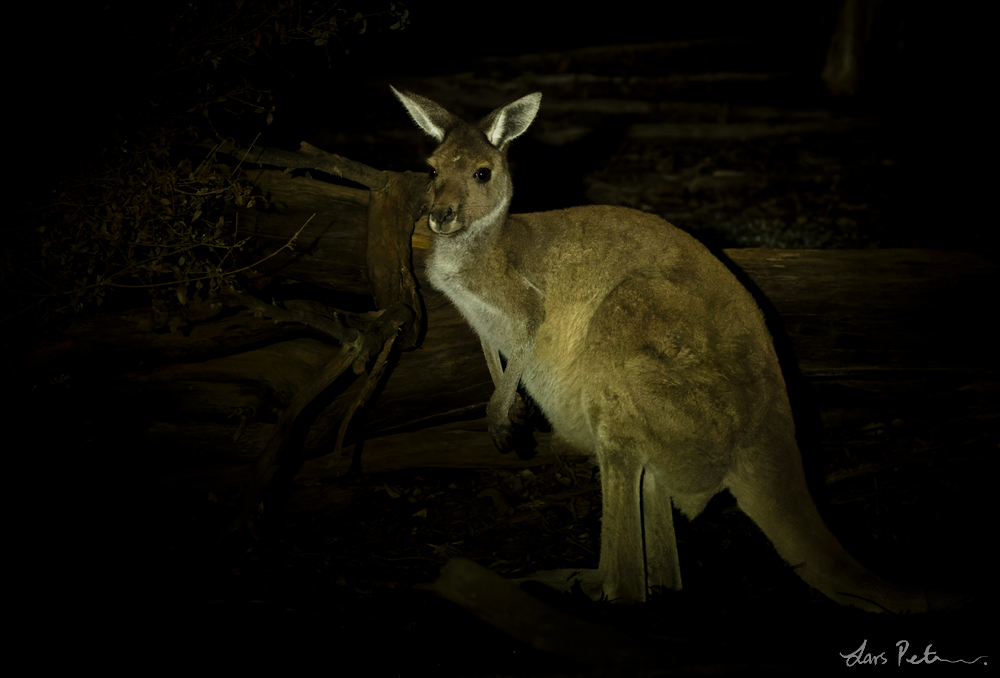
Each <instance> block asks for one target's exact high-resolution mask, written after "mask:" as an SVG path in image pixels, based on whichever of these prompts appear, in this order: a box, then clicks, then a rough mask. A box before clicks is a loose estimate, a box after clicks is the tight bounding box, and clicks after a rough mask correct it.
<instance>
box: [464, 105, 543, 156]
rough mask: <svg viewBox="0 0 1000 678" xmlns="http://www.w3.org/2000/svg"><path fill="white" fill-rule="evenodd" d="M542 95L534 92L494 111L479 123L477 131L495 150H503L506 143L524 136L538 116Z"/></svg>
mask: <svg viewBox="0 0 1000 678" xmlns="http://www.w3.org/2000/svg"><path fill="white" fill-rule="evenodd" d="M541 104H542V93H541V92H534V93H532V94H529V95H527V96H523V97H521V98H520V99H518V100H517V101H512V102H510V103H509V104H507V105H506V106H501V107H500V108H498V109H496V110H495V111H493V112H492V113H490V114H489V115H487V116H486V117H485V118H483V119H482V121H481V122H480V123H479V129H481V130H482V131H483V134H485V135H486V138H487V139H489V140H490V143H491V144H493V145H494V146H495V147H496V148H498V149H501V150H503V147H504V146H506V145H507V144H508V143H510V142H511V141H513V140H514V139H516V138H517V137H519V136H521V135H522V134H524V132H525V131H526V130H527V129H528V126H529V125H531V123H532V121H534V119H535V116H536V115H537V114H538V107H539V106H540V105H541Z"/></svg>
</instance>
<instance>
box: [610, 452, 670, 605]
mask: <svg viewBox="0 0 1000 678" xmlns="http://www.w3.org/2000/svg"><path fill="white" fill-rule="evenodd" d="M597 461H598V464H599V465H600V469H601V495H602V503H603V505H604V509H603V512H604V517H603V519H602V521H601V559H600V566H599V571H600V580H601V585H602V587H603V590H604V594H605V595H607V597H608V598H610V599H611V600H618V601H620V602H626V603H630V602H637V601H643V600H645V599H646V571H645V565H644V556H643V548H642V514H641V505H640V490H639V488H640V486H641V483H642V462H641V459H640V457H639V455H638V454H636V453H635V451H634V450H626V449H622V448H618V447H617V446H609V445H606V444H599V445H598V449H597ZM669 510H670V508H669V502H668V505H667V511H669ZM655 522H656V524H657V529H658V531H659V532H663V531H664V529H663V521H662V514H659V513H658V514H657V520H656V521H655ZM670 537H671V539H672V538H673V523H672V522H671V523H670Z"/></svg>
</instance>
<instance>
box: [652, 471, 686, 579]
mask: <svg viewBox="0 0 1000 678" xmlns="http://www.w3.org/2000/svg"><path fill="white" fill-rule="evenodd" d="M642 531H643V539H644V545H645V561H646V587H647V590H648V588H651V587H653V586H662V587H664V588H668V589H672V590H675V591H676V590H679V589H680V588H681V566H680V561H679V560H678V557H677V538H676V537H675V535H674V514H673V509H672V508H671V498H670V494H669V492H668V491H667V488H666V483H664V482H663V479H662V478H659V477H658V476H657V473H656V471H655V470H654V469H653V468H651V467H649V466H647V467H646V469H645V470H644V472H643V474H642Z"/></svg>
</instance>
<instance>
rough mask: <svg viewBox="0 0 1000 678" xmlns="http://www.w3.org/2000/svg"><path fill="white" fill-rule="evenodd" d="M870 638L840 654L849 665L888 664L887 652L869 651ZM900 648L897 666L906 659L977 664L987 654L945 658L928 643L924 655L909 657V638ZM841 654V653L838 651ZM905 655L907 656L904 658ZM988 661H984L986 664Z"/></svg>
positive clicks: (922, 661) (921, 661)
mask: <svg viewBox="0 0 1000 678" xmlns="http://www.w3.org/2000/svg"><path fill="white" fill-rule="evenodd" d="M867 646H868V639H867V638H865V640H864V642H863V643H861V647H859V648H858V649H857V650H855V651H854V652H851V653H850V654H841V655H840V656H841V657H843V658H844V659H846V660H847V666H849V667H850V666H857V665H859V664H870V665H873V666H879V665H881V664H888V663H889V660H888V659H887V658H886V656H885V652H879V653H878V654H873V653H871V652H868V651H867V649H866V648H867ZM896 647H897V648H898V654H897V656H896V666H902V665H903V662H904V661H905V662H906V663H907V664H933V663H934V662H947V663H949V664H975V663H976V662H978V661H979V660H980V659H984V660H985V659H986V655H980V656H979V657H976V658H975V659H945V658H944V657H939V656H938V654H937V652H935V651H934V650H932V649H931V647H932V645H931V644H928V645H927V647H925V648H924V653H923V654H922V655H919V654H913V655H910V656H909V657H907V656H906V653H907V652H909V651H910V642H909V641H907V640H901V641H899V642H897V643H896ZM838 654H839V653H838ZM904 657H906V658H905V659H904ZM985 664H986V662H985V661H984V662H983V665H985Z"/></svg>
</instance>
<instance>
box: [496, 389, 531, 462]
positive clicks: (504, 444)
mask: <svg viewBox="0 0 1000 678" xmlns="http://www.w3.org/2000/svg"><path fill="white" fill-rule="evenodd" d="M506 415H507V416H506V417H505V418H501V417H494V416H490V421H489V426H488V428H489V432H490V437H491V438H492V439H493V444H494V445H496V447H497V449H498V450H500V452H502V453H503V454H508V453H510V452H511V451H513V452H516V453H517V456H518V457H519V458H520V459H531V458H532V457H534V456H535V446H536V443H535V436H534V435H533V433H532V431H533V429H532V426H531V424H530V423H528V407H527V405H526V404H525V402H524V399H523V398H522V397H521V394H517V396H516V397H515V399H514V403H513V404H512V405H511V406H510V410H509V411H508V412H506Z"/></svg>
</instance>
